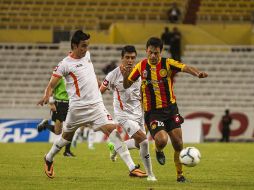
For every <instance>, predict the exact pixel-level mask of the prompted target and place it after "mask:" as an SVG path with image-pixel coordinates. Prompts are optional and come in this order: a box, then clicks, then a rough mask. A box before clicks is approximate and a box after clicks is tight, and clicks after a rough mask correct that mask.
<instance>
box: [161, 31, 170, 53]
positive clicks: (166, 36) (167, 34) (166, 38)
mask: <svg viewBox="0 0 254 190" xmlns="http://www.w3.org/2000/svg"><path fill="white" fill-rule="evenodd" d="M171 37H172V33H171V32H170V31H169V28H168V27H165V28H164V32H163V33H162V35H161V40H162V42H163V44H164V45H165V50H166V51H169V50H170V45H171Z"/></svg>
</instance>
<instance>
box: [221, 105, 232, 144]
mask: <svg viewBox="0 0 254 190" xmlns="http://www.w3.org/2000/svg"><path fill="white" fill-rule="evenodd" d="M221 122H222V139H221V142H229V135H230V125H231V123H232V118H231V116H230V115H229V110H228V109H227V110H225V115H223V117H222V119H221Z"/></svg>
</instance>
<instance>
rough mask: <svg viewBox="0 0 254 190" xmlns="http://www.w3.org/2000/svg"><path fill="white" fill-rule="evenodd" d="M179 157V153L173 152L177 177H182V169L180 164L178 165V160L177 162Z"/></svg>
mask: <svg viewBox="0 0 254 190" xmlns="http://www.w3.org/2000/svg"><path fill="white" fill-rule="evenodd" d="M179 155H180V151H175V153H174V162H175V167H176V175H177V177H180V176H182V175H183V169H182V164H181V163H180V160H179Z"/></svg>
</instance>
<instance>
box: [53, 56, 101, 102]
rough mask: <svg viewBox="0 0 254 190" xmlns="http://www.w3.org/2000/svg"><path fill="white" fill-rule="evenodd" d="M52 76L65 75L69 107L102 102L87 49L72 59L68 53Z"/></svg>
mask: <svg viewBox="0 0 254 190" xmlns="http://www.w3.org/2000/svg"><path fill="white" fill-rule="evenodd" d="M53 76H56V77H62V76H63V77H65V81H66V91H67V93H68V96H69V104H70V107H72V106H77V107H79V106H87V105H91V104H96V103H98V102H102V96H101V93H100V91H99V87H98V82H97V78H96V75H95V72H94V67H93V64H92V61H91V59H90V52H89V51H87V52H86V55H85V56H84V57H82V58H81V59H74V58H72V57H71V56H70V55H69V56H67V57H65V58H64V59H63V60H62V61H61V62H60V63H59V64H58V66H57V67H56V69H55V70H54V73H53Z"/></svg>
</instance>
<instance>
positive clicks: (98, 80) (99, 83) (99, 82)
mask: <svg viewBox="0 0 254 190" xmlns="http://www.w3.org/2000/svg"><path fill="white" fill-rule="evenodd" d="M96 78H97V83H98V87H99V88H100V86H101V80H100V79H99V77H98V76H96Z"/></svg>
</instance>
